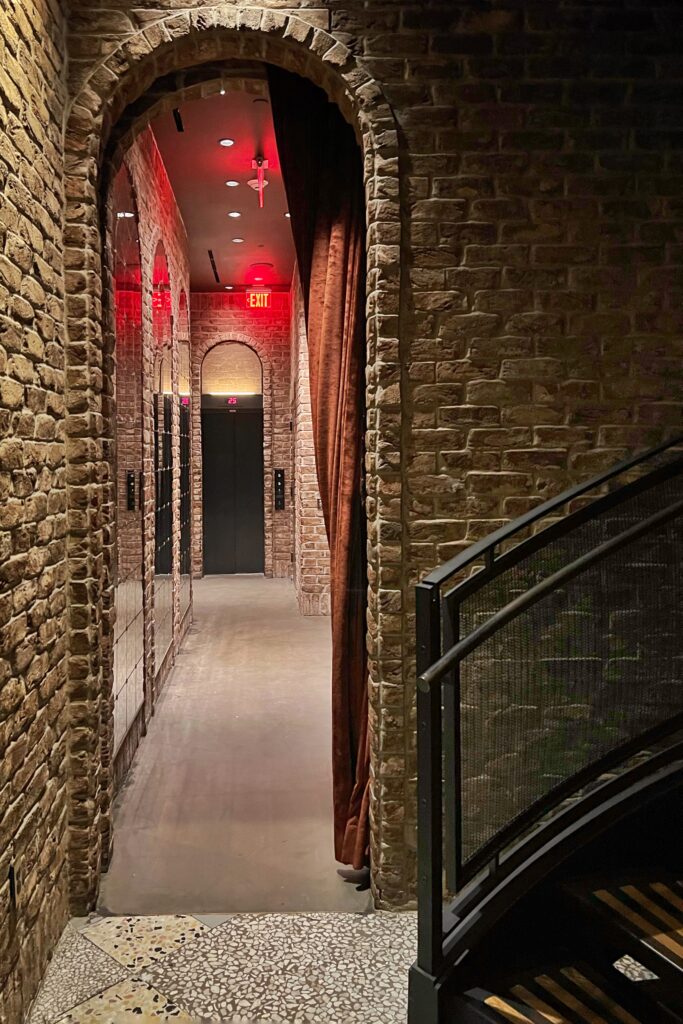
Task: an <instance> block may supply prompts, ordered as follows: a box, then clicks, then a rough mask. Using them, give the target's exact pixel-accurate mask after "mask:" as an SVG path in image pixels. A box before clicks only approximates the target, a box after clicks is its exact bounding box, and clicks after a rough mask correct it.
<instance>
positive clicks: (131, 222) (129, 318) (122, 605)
mask: <svg viewBox="0 0 683 1024" xmlns="http://www.w3.org/2000/svg"><path fill="white" fill-rule="evenodd" d="M110 204H111V212H112V226H111V233H112V270H113V282H114V303H115V317H116V328H115V345H114V356H115V360H114V361H115V370H114V389H113V391H114V399H115V401H114V408H115V413H114V422H115V433H116V443H115V456H114V460H115V466H116V543H115V556H114V587H115V609H116V618H115V622H114V630H113V646H112V664H113V704H114V707H113V743H112V758H113V759H115V758H116V756H117V754H118V753H119V751H120V749H121V747H122V745H123V744H124V743H125V742H126V740H127V739H128V738H129V736H130V735H131V733H135V732H136V731H137V732H139V730H140V728H141V725H140V713H141V710H142V708H143V705H144V701H145V651H144V551H143V546H144V534H143V510H142V504H141V488H140V481H141V474H142V468H143V393H142V388H143V370H142V367H143V338H142V333H143V327H142V321H143V317H142V267H141V255H140V235H139V219H138V210H137V203H136V199H135V194H134V190H133V185H132V182H131V179H130V175H129V173H128V169H127V167H126V165H125V164H122V165H121V168H120V169H119V172H118V174H117V175H116V178H115V179H114V182H113V185H112V190H111V198H110ZM132 743H133V746H134V745H135V736H133V738H132Z"/></svg>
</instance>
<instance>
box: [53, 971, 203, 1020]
mask: <svg viewBox="0 0 683 1024" xmlns="http://www.w3.org/2000/svg"><path fill="white" fill-rule="evenodd" d="M133 1021H137V1022H138V1024H160V1022H161V1021H174V1022H175V1024H194V1021H193V1020H192V1018H191V1017H188V1015H187V1014H186V1013H185V1012H184V1011H183V1010H181V1009H180V1007H179V1006H177V1005H176V1004H175V1003H173V1002H171V1001H170V1000H169V999H167V998H166V996H164V995H162V994H161V992H157V991H156V990H155V989H153V988H152V987H151V986H150V985H145V984H144V983H143V982H140V981H136V980H135V979H133V978H127V979H126V980H125V981H121V982H119V984H118V985H112V986H111V988H107V989H105V990H104V992H100V993H99V995H96V996H93V997H92V999H89V1000H88V1001H87V1002H85V1003H81V1004H80V1005H79V1006H76V1007H75V1008H74V1009H72V1010H70V1011H69V1013H67V1014H65V1016H63V1017H60V1018H59V1021H57V1022H56V1024H129V1022H130V1024H132V1022H133Z"/></svg>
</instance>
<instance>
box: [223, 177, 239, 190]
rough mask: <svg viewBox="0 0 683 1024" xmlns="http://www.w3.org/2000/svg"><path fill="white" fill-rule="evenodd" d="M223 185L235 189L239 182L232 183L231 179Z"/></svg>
mask: <svg viewBox="0 0 683 1024" xmlns="http://www.w3.org/2000/svg"><path fill="white" fill-rule="evenodd" d="M225 184H226V185H227V186H228V188H237V186H238V185H239V181H233V180H232V179H231V180H230V181H226V183H225Z"/></svg>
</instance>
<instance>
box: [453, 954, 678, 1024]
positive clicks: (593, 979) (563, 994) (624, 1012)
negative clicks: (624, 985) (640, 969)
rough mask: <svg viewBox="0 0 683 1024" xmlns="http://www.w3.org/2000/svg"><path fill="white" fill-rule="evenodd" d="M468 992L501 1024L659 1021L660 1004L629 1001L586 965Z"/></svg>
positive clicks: (649, 1023) (651, 1023) (555, 969)
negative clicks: (658, 1009) (493, 989)
mask: <svg viewBox="0 0 683 1024" xmlns="http://www.w3.org/2000/svg"><path fill="white" fill-rule="evenodd" d="M496 988H497V989H498V991H490V990H488V989H484V988H476V989H470V990H469V991H468V992H467V993H466V997H467V999H468V1000H469V1001H470V1004H472V1003H474V1004H478V1005H479V1006H480V1007H481V1008H482V1009H483V1008H485V1009H486V1012H487V1017H486V1018H484V1019H488V1020H490V1021H491V1024H493V1022H496V1024H654V1022H655V1021H656V1020H659V1019H660V1018H659V1015H658V1014H657V1011H656V1008H655V1007H654V1006H652V1007H650V1006H648V1004H647V1002H646V1001H644V1000H642V999H640V998H639V997H637V998H636V1009H635V1010H634V1007H633V1005H631V1001H630V1000H629V1006H628V1007H627V1006H625V1005H624V1000H623V998H622V997H621V996H620V995H616V994H615V992H614V990H613V986H612V985H611V984H610V983H608V982H607V981H605V980H604V979H603V978H600V977H598V976H596V974H595V973H594V972H593V971H592V970H591V969H590V968H589V967H586V966H585V965H583V964H581V963H578V964H574V965H568V966H564V967H553V968H551V969H548V970H543V971H538V972H536V971H534V972H531V973H528V974H527V973H525V974H524V975H523V976H522V977H521V978H520V979H519V980H512V981H510V980H508V981H507V982H506V983H505V984H504V985H501V986H499V987H498V986H496Z"/></svg>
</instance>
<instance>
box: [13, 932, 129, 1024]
mask: <svg viewBox="0 0 683 1024" xmlns="http://www.w3.org/2000/svg"><path fill="white" fill-rule="evenodd" d="M126 974H127V971H126V969H125V968H124V967H122V966H121V964H118V963H117V962H116V961H115V960H112V958H111V957H110V956H108V955H107V954H106V953H104V952H103V951H102V950H101V949H98V948H97V947H96V946H93V945H92V944H91V943H90V942H87V941H86V940H85V939H84V938H83V937H82V936H81V935H80V934H79V933H78V932H77V931H76V929H75V928H73V927H72V926H71V925H70V924H69V925H67V926H66V928H65V930H64V933H63V934H62V937H61V939H60V940H59V942H58V943H57V946H56V948H55V952H54V955H53V957H52V960H51V962H50V964H49V966H48V969H47V971H46V973H45V977H44V978H43V983H42V985H41V988H40V991H39V993H38V996H37V997H36V1001H35V1002H34V1004H33V1007H32V1009H31V1013H30V1015H29V1018H28V1022H27V1024H53V1022H54V1021H56V1020H57V1018H58V1017H60V1016H61V1015H62V1014H63V1013H66V1011H67V1010H70V1009H71V1007H72V1006H76V1005H77V1004H78V1003H81V1002H83V1001H84V1000H85V999H89V998H90V996H92V995H94V994H95V993H96V992H100V991H101V990H102V989H104V988H108V987H109V986H110V985H113V984H114V983H115V982H117V981H120V980H121V979H122V978H125V977H126Z"/></svg>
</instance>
